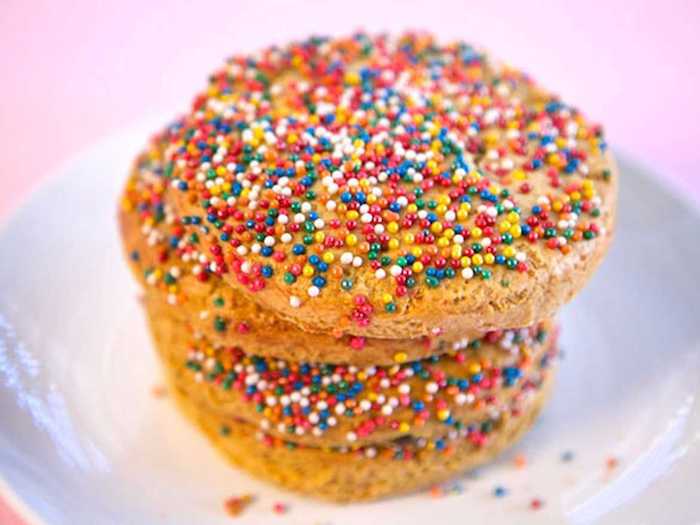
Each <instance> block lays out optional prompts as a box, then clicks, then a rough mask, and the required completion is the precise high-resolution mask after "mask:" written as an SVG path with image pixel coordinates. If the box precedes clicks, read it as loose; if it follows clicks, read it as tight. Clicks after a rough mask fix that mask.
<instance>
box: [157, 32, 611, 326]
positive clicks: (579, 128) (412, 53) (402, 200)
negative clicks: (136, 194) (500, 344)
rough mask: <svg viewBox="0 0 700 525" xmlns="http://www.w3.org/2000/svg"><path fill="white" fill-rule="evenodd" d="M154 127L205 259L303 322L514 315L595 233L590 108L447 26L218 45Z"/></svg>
mask: <svg viewBox="0 0 700 525" xmlns="http://www.w3.org/2000/svg"><path fill="white" fill-rule="evenodd" d="M167 141H168V144H169V145H168V147H167V148H166V151H165V160H166V168H165V172H166V176H167V177H168V178H170V179H172V181H171V182H172V187H173V188H174V189H175V190H176V191H173V192H172V193H173V205H174V207H175V208H176V211H177V215H179V216H180V217H181V218H182V219H181V220H182V222H183V223H184V224H185V225H186V227H187V228H190V229H193V230H196V231H197V232H198V233H199V235H200V238H201V242H202V245H203V246H204V247H205V248H206V250H207V252H208V253H209V256H208V260H207V261H206V264H207V265H208V268H209V270H210V271H211V272H213V273H216V274H219V275H220V276H221V277H222V278H223V279H224V280H226V281H227V282H228V283H229V284H230V285H232V286H234V287H235V288H237V289H240V290H245V291H246V292H247V293H249V296H250V298H251V299H252V300H253V301H255V302H257V303H258V304H260V305H261V306H263V307H265V308H268V309H270V310H272V311H274V312H275V314H276V315H278V316H280V317H282V318H284V319H287V320H289V321H291V322H293V323H294V324H296V325H297V326H299V327H300V328H302V329H304V330H307V331H312V332H329V331H333V332H334V333H339V332H342V333H348V334H357V335H363V336H369V337H380V338H396V337H402V338H406V337H409V338H412V337H421V336H424V335H427V334H434V333H436V331H438V332H440V333H447V334H449V333H459V332H461V331H464V330H474V331H484V332H485V331H488V330H492V329H497V328H505V327H520V326H529V325H531V324H533V323H535V322H537V321H540V320H542V319H545V318H547V317H549V316H551V315H552V314H553V313H554V312H555V311H556V310H557V309H558V308H559V307H560V306H561V305H562V304H563V303H564V302H566V301H567V300H569V299H570V298H571V297H572V296H573V295H574V294H575V293H576V292H577V291H578V290H579V289H580V288H581V286H582V285H583V283H584V281H585V280H586V279H587V277H588V276H589V275H590V274H591V272H592V271H593V269H594V268H595V267H596V266H597V265H598V263H599V261H600V260H601V258H602V256H603V255H604V253H605V251H606V248H607V245H608V242H609V240H610V238H611V230H612V225H613V222H614V210H615V199H616V185H617V176H616V173H615V167H614V163H613V160H612V158H611V157H610V155H609V154H608V153H606V143H605V140H604V138H603V135H602V131H601V128H600V127H599V126H597V125H593V124H590V123H589V122H587V121H586V120H585V119H584V117H583V116H582V115H581V114H580V113H579V112H578V111H577V110H576V109H574V108H572V107H570V106H567V105H566V104H564V103H563V102H561V101H560V100H559V99H558V98H557V97H555V96H554V95H552V94H550V93H548V92H546V91H544V90H543V89H541V88H539V87H537V86H536V85H534V84H533V82H532V81H531V80H530V79H529V77H527V76H526V75H525V74H523V73H521V72H519V71H516V70H514V69H511V68H508V67H505V66H498V65H496V64H494V63H493V62H491V61H490V60H488V59H487V57H486V56H484V55H483V54H482V53H480V52H478V51H477V50H475V49H474V48H472V47H470V46H469V45H467V44H464V43H453V44H449V45H444V46H441V45H438V44H437V43H436V42H435V41H434V40H433V39H432V38H431V37H430V36H426V35H417V34H407V35H404V36H401V37H398V38H389V37H385V36H379V37H370V36H368V35H365V34H356V35H354V36H353V37H351V38H342V39H335V40H328V39H323V38H312V39H309V40H306V41H303V42H298V43H293V44H291V45H289V46H287V47H284V48H277V47H273V48H269V49H266V50H264V51H262V52H261V53H258V54H255V55H253V56H237V57H234V58H231V59H230V60H228V61H227V63H226V64H225V65H224V67H223V68H222V69H220V70H219V71H216V72H215V73H214V74H213V75H212V76H211V77H210V79H209V86H208V87H207V89H206V91H205V92H203V93H202V94H200V95H199V96H197V97H196V98H195V101H194V103H193V105H192V109H191V111H190V113H188V114H187V115H185V116H184V117H182V118H181V119H180V120H178V121H177V122H175V123H174V124H173V125H171V126H170V128H169V130H168V132H167Z"/></svg>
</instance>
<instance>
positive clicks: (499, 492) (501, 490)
mask: <svg viewBox="0 0 700 525" xmlns="http://www.w3.org/2000/svg"><path fill="white" fill-rule="evenodd" d="M493 495H494V496H496V497H497V498H502V497H504V496H507V495H508V490H507V489H506V488H505V487H504V486H502V485H498V486H496V488H495V489H493Z"/></svg>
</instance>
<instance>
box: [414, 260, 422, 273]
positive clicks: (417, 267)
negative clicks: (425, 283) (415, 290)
mask: <svg viewBox="0 0 700 525" xmlns="http://www.w3.org/2000/svg"><path fill="white" fill-rule="evenodd" d="M411 269H412V270H413V271H414V272H415V273H421V272H422V271H423V263H422V262H420V261H416V262H414V263H413V264H412V265H411Z"/></svg>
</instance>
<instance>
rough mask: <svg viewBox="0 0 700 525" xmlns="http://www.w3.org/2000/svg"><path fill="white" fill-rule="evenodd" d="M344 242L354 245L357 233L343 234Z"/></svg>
mask: <svg viewBox="0 0 700 525" xmlns="http://www.w3.org/2000/svg"><path fill="white" fill-rule="evenodd" d="M345 244H347V245H348V246H355V245H356V244H357V235H355V234H354V233H349V234H348V235H346V236H345Z"/></svg>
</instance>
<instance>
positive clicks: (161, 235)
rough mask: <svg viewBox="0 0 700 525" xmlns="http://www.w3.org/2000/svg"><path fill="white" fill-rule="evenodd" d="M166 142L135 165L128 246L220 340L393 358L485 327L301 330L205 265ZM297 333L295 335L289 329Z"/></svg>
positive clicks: (296, 352)
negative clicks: (375, 332) (417, 334)
mask: <svg viewBox="0 0 700 525" xmlns="http://www.w3.org/2000/svg"><path fill="white" fill-rule="evenodd" d="M162 148H163V147H162V145H160V149H157V148H156V149H154V150H152V151H147V152H144V153H143V154H142V155H141V156H140V157H139V159H138V161H137V162H136V163H135V165H134V169H133V173H132V175H131V177H130V179H129V182H128V183H127V186H126V188H125V191H124V192H123V196H122V206H121V209H120V211H119V223H120V227H121V234H122V241H123V245H124V249H125V251H126V254H127V256H128V259H129V265H130V267H131V268H132V270H133V273H134V275H135V276H136V278H137V279H138V280H139V282H140V283H141V284H142V286H143V287H144V289H145V290H146V291H147V293H148V296H149V299H150V302H151V303H157V301H158V297H159V298H160V301H161V302H162V303H163V304H162V305H161V306H160V307H159V308H160V309H161V311H162V312H163V313H165V314H167V315H169V316H177V317H178V318H179V319H181V321H182V322H185V323H188V324H189V325H190V326H191V327H192V328H193V329H194V330H196V331H197V332H199V333H201V334H203V335H205V336H206V337H207V338H208V339H209V340H210V341H212V342H214V343H216V344H223V345H228V346H240V347H241V348H243V349H244V350H245V351H246V352H247V353H249V354H253V355H258V356H269V357H276V358H280V359H287V360H292V361H307V362H308V361H313V362H325V363H349V364H353V365H357V366H364V365H370V364H371V365H383V366H385V365H390V364H394V363H404V362H406V361H414V360H417V359H422V358H425V357H429V356H433V355H437V354H442V353H445V352H448V351H455V350H459V349H460V348H464V347H465V346H466V345H468V343H469V342H470V341H472V340H475V339H477V338H480V337H482V336H488V334H483V333H470V332H465V333H461V334H459V336H458V337H454V336H453V337H449V336H447V335H444V334H441V333H440V331H439V330H435V331H433V333H431V334H430V335H429V336H425V337H421V338H418V339H404V338H400V337H397V338H395V339H378V338H369V337H362V336H352V335H347V334H346V335H343V334H342V333H340V332H338V333H336V334H334V333H330V334H317V333H310V332H303V331H301V330H299V329H298V328H297V327H296V326H295V325H294V324H292V323H290V322H288V321H285V320H282V319H279V318H278V317H276V316H275V315H274V313H272V312H270V311H267V310H265V309H263V308H261V307H260V306H259V305H258V304H257V303H255V302H253V301H251V300H250V299H249V298H248V297H247V294H246V293H244V292H241V291H239V290H236V289H234V288H232V287H230V286H228V285H227V284H226V283H225V282H224V281H223V279H221V278H220V277H219V276H217V275H216V274H213V273H211V272H208V271H206V270H204V269H203V265H202V264H201V262H200V254H199V253H198V252H197V251H196V247H197V244H198V237H197V236H196V235H193V234H187V233H186V232H185V230H184V228H182V226H181V225H180V224H179V221H178V220H177V219H176V217H175V216H174V215H173V211H172V207H171V206H170V205H169V203H168V200H167V196H168V194H167V187H166V186H165V185H164V184H163V181H162V180H161V178H160V176H161V175H162V173H163V165H162V160H161V156H162ZM292 333H293V334H294V335H293V337H290V334H292Z"/></svg>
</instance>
